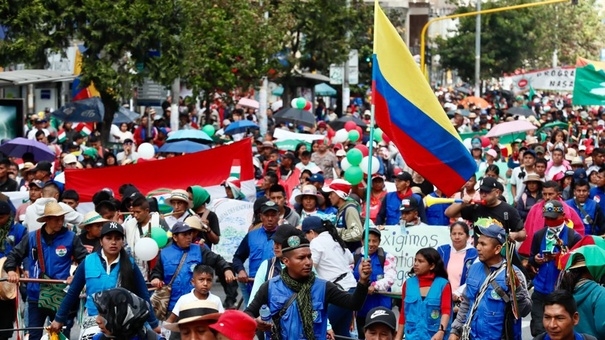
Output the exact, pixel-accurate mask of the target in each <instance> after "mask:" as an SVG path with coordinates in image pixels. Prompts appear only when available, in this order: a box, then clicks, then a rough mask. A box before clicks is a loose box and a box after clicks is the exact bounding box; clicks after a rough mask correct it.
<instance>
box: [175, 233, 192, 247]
mask: <svg viewBox="0 0 605 340" xmlns="http://www.w3.org/2000/svg"><path fill="white" fill-rule="evenodd" d="M172 240H173V241H174V243H175V244H176V245H177V246H179V248H181V249H188V248H189V246H190V245H191V241H192V240H193V230H189V231H185V232H182V233H176V234H172Z"/></svg>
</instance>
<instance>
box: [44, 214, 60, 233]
mask: <svg viewBox="0 0 605 340" xmlns="http://www.w3.org/2000/svg"><path fill="white" fill-rule="evenodd" d="M64 222H65V216H49V217H47V218H46V223H45V225H46V227H47V228H48V230H47V231H50V232H52V233H53V234H54V233H57V232H59V231H60V230H61V228H62V227H63V223H64Z"/></svg>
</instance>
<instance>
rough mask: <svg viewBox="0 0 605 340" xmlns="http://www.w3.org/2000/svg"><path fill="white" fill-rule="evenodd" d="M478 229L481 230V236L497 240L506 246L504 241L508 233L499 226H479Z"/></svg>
mask: <svg viewBox="0 0 605 340" xmlns="http://www.w3.org/2000/svg"><path fill="white" fill-rule="evenodd" d="M477 228H479V234H481V235H483V236H487V237H490V238H495V239H496V240H497V241H498V242H500V244H504V241H506V231H505V230H504V228H502V227H501V226H499V225H497V224H490V225H489V226H488V227H481V226H478V227H477Z"/></svg>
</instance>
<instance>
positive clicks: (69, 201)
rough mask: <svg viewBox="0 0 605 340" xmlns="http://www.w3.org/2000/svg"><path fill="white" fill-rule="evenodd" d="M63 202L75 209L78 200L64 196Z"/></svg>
mask: <svg viewBox="0 0 605 340" xmlns="http://www.w3.org/2000/svg"><path fill="white" fill-rule="evenodd" d="M62 201H63V203H65V204H67V205H69V206H70V207H71V208H72V209H73V210H76V208H77V207H78V201H76V200H74V199H71V198H64V199H63V200H62Z"/></svg>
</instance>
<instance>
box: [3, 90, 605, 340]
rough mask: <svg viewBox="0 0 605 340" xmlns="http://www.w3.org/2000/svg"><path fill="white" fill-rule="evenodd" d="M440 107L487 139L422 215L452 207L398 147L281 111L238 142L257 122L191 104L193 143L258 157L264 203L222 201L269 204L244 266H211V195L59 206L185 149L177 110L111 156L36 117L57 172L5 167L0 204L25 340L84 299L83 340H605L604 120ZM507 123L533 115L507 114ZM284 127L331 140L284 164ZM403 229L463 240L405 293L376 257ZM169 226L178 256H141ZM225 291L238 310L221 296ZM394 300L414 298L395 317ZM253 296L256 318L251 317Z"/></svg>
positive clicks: (398, 303) (423, 256)
mask: <svg viewBox="0 0 605 340" xmlns="http://www.w3.org/2000/svg"><path fill="white" fill-rule="evenodd" d="M436 95H437V96H438V98H439V100H440V101H441V102H442V105H443V107H444V111H446V112H448V114H449V115H450V116H451V122H452V124H453V126H454V127H455V128H456V129H457V130H458V131H459V132H460V133H462V134H467V133H470V134H471V135H472V137H469V141H467V142H465V143H467V144H468V145H467V146H468V149H469V153H470V154H471V155H472V157H473V159H474V160H475V161H476V173H475V174H474V175H473V176H472V177H471V178H470V179H469V180H468V181H467V183H465V184H464V185H463V186H462V187H461V188H460V190H459V192H457V193H456V194H455V195H453V196H452V197H451V198H456V199H459V200H460V201H459V202H458V203H453V201H452V202H451V203H447V204H427V203H426V200H425V199H426V197H433V198H448V197H446V196H445V195H444V193H443V192H441V191H440V190H439V189H438V188H436V187H434V186H433V185H432V184H431V183H430V182H429V181H428V180H427V179H425V178H423V177H422V176H421V175H420V174H419V173H418V172H416V171H414V170H413V169H410V168H409V167H408V166H407V165H406V163H405V160H404V159H403V158H402V157H401V155H400V153H399V152H398V150H397V147H396V146H395V145H394V144H393V143H391V142H389V141H388V140H387V139H381V140H376V141H370V140H369V138H368V135H367V134H364V136H363V137H362V139H360V140H359V141H354V142H352V141H346V142H342V143H333V142H332V141H331V136H333V135H331V133H330V130H331V127H330V124H331V123H333V121H334V120H335V119H336V118H338V117H337V116H336V115H335V114H334V112H333V110H329V109H326V107H325V104H323V102H321V103H319V105H318V106H317V110H316V111H315V115H316V117H317V119H318V122H317V124H316V126H315V127H314V128H308V127H298V126H294V125H293V124H291V123H287V122H286V123H284V122H280V121H276V120H275V119H274V118H273V117H272V111H271V110H270V109H269V111H268V112H267V114H266V116H267V119H268V127H269V132H268V133H267V134H266V135H264V136H260V135H258V131H257V130H250V131H249V132H246V133H241V134H239V136H229V135H226V134H224V133H223V132H224V128H225V127H226V125H228V124H229V123H231V122H236V121H238V120H243V119H248V120H253V121H256V120H257V119H258V117H257V115H258V112H256V111H255V110H254V109H248V108H243V107H237V106H236V107H235V108H234V109H232V110H231V109H230V108H229V107H227V106H226V105H218V106H216V107H212V110H211V111H210V112H200V111H198V109H197V108H195V106H191V105H190V106H186V105H183V104H182V102H181V105H179V113H178V114H179V121H180V125H179V128H182V129H200V128H201V127H202V126H203V125H205V124H211V125H212V124H214V127H215V129H216V135H215V136H212V137H213V139H214V141H215V144H216V146H217V147H219V145H220V144H223V143H226V142H229V141H230V140H237V139H241V138H247V137H251V138H253V139H254V141H255V144H254V146H253V150H252V157H253V159H254V166H255V174H254V176H255V181H256V183H257V190H256V193H248V192H246V191H245V190H244V189H242V184H241V181H240V180H239V179H238V178H235V177H228V178H225V181H224V182H223V183H222V184H221V185H222V186H223V187H224V189H225V197H226V198H229V199H233V200H242V201H254V203H253V216H254V217H253V221H252V223H251V225H250V226H249V228H248V233H247V234H246V235H245V237H244V238H243V240H242V241H241V243H240V244H239V246H238V247H237V250H236V251H235V253H234V254H233V259H232V261H231V262H227V261H226V260H225V259H224V258H223V257H222V256H221V255H220V254H218V253H216V252H213V246H214V245H216V244H219V243H220V242H221V238H222V236H221V226H220V221H219V218H218V216H217V215H216V213H215V212H213V211H212V210H211V208H210V203H211V201H212V197H211V196H210V193H209V192H208V190H207V189H206V188H203V187H201V186H199V185H196V183H186V184H184V185H183V187H181V188H173V190H172V192H170V194H168V195H167V197H166V200H165V202H166V204H168V205H169V206H170V207H171V208H172V211H171V212H170V213H167V214H162V213H160V211H159V207H158V201H157V199H156V198H154V197H147V196H146V194H147V193H142V192H140V191H139V189H138V188H136V187H135V186H133V185H131V184H128V183H125V184H124V185H122V186H121V187H120V188H119V190H118V191H117V192H115V193H114V192H113V191H111V190H106V189H104V190H101V191H99V192H97V193H96V194H95V195H94V197H93V202H92V203H93V204H94V210H93V211H89V212H86V213H84V214H83V213H81V211H82V210H81V209H80V207H79V204H80V198H79V195H78V192H77V191H76V190H65V189H64V185H65V175H64V171H65V170H66V169H85V168H95V167H106V166H129V164H131V163H136V162H137V161H138V155H137V151H136V150H137V146H138V145H141V144H142V143H145V142H149V143H152V144H153V145H155V146H156V147H161V146H162V145H163V143H165V142H166V138H167V137H168V136H169V135H170V131H169V129H168V128H167V126H168V121H169V119H170V110H169V105H163V109H164V110H163V114H162V115H159V114H157V113H156V112H155V110H152V109H148V110H146V112H145V113H144V114H143V115H142V117H141V119H140V121H139V122H138V124H119V125H114V126H112V129H111V132H110V134H111V142H112V143H113V148H109V147H106V146H103V145H102V143H101V141H100V138H99V136H98V135H97V134H96V132H95V130H94V128H93V129H92V133H91V134H90V135H87V133H83V132H82V131H85V130H86V129H83V127H82V126H79V127H78V126H74V124H71V123H63V124H61V123H60V122H58V123H56V122H52V121H51V119H50V117H49V116H48V115H47V114H45V113H44V112H41V113H39V114H37V115H33V116H32V117H30V119H31V121H30V122H27V124H26V126H25V127H24V133H25V136H26V137H27V138H30V139H36V140H38V141H40V142H42V143H45V144H47V145H48V146H49V148H50V150H51V151H53V152H54V153H55V154H56V159H55V161H53V162H49V161H38V160H37V159H35V156H34V155H33V154H31V153H26V154H23V155H22V156H21V157H5V158H3V159H2V160H0V189H1V190H2V191H3V192H11V191H27V192H28V196H29V197H28V198H29V199H28V200H27V201H26V202H23V203H22V204H20V205H16V206H15V204H14V201H11V200H9V199H8V198H7V197H6V196H1V197H0V226H1V227H0V241H1V242H0V252H1V253H2V254H1V255H2V256H3V257H6V261H5V263H4V266H3V270H4V271H5V272H6V273H7V280H8V281H9V282H11V283H19V282H20V281H22V284H23V286H24V287H26V288H27V289H26V290H24V291H23V292H22V293H21V295H20V296H19V297H18V298H22V299H23V301H24V302H27V303H26V308H24V310H25V319H26V324H27V327H28V328H30V330H29V331H28V336H29V339H31V340H38V339H40V338H41V337H42V335H43V330H42V327H43V326H44V325H45V324H46V323H47V322H51V324H50V326H49V329H50V331H51V332H54V333H57V332H61V331H62V332H64V333H65V334H67V336H68V337H69V334H70V330H71V328H72V326H73V324H74V318H75V315H76V311H77V309H78V302H79V297H80V295H81V294H83V292H85V293H84V294H85V299H84V300H83V302H82V303H83V304H84V306H85V308H86V312H85V315H84V316H83V317H81V318H79V320H78V322H79V326H80V337H81V338H82V339H98V338H120V339H122V338H123V339H134V338H136V339H144V338H148V339H153V338H155V337H157V336H164V337H167V338H169V339H179V338H184V339H199V338H203V339H213V338H217V339H225V338H226V339H252V338H254V337H255V336H256V337H258V338H263V337H266V338H278V339H325V338H331V339H335V338H336V339H337V338H350V337H357V338H360V339H364V338H367V339H398V340H399V339H403V338H405V339H407V340H415V339H432V340H442V339H444V338H448V339H451V340H457V339H501V338H506V339H521V318H523V317H525V316H528V315H531V325H530V328H531V333H532V336H534V337H535V338H536V339H576V338H577V336H580V333H583V334H585V335H586V337H585V338H587V339H592V338H591V336H592V337H594V338H597V339H605V333H604V331H605V319H604V318H603V316H602V315H600V314H599V313H595V312H594V311H595V310H598V309H599V307H602V306H604V305H603V304H604V302H603V301H604V300H603V299H601V298H600V297H601V296H602V295H603V294H605V293H604V292H605V288H603V287H602V286H601V285H600V284H601V283H603V281H604V280H603V272H602V271H601V270H597V269H595V267H594V266H593V265H591V263H595V261H596V262H597V263H600V264H601V267H602V266H603V260H605V257H603V254H605V246H604V244H605V242H603V241H602V237H601V236H603V234H605V215H604V213H603V211H604V210H603V209H604V208H605V196H604V195H605V166H604V165H603V162H604V161H605V148H601V147H600V146H602V145H605V138H603V139H602V131H603V127H604V126H605V123H604V122H603V120H602V119H601V118H600V117H601V115H602V113H603V110H602V108H598V109H594V108H590V109H586V110H585V109H583V108H574V107H572V106H571V105H570V104H569V103H568V102H567V101H566V98H564V97H561V96H558V95H553V96H550V95H544V96H543V97H542V98H541V99H540V98H537V97H535V98H524V97H520V98H508V97H507V96H506V94H505V93H504V92H497V91H496V92H493V93H488V94H487V95H486V96H484V98H481V100H482V102H476V103H473V102H469V100H468V98H466V99H465V98H461V97H459V96H460V93H457V92H456V91H455V90H453V89H442V90H439V91H437V92H436ZM483 102H486V103H488V106H484V105H483V104H482V103H483ZM168 104H170V102H168ZM512 108H522V109H524V110H528V111H529V112H530V113H529V114H526V115H518V114H517V115H515V114H511V113H508V111H509V110H510V109H512ZM517 112H518V111H517ZM369 114H370V112H369V111H367V110H365V109H364V108H363V107H356V106H351V107H349V108H347V110H346V112H344V116H345V117H349V118H350V119H359V120H360V121H363V122H365V123H369V118H370V117H369ZM514 120H527V121H529V122H530V123H532V124H534V125H535V126H536V129H537V128H538V127H540V128H541V129H540V130H539V131H533V130H530V131H527V132H526V133H525V134H522V135H521V134H520V135H519V136H517V137H516V138H514V139H513V140H512V141H511V142H510V143H507V144H505V145H502V144H501V141H500V139H499V138H498V137H493V138H486V137H484V136H483V135H484V134H485V133H486V132H487V131H489V130H490V129H491V128H492V127H494V126H496V125H497V124H499V123H501V122H508V121H514ZM150 123H151V124H150ZM543 126H547V127H546V128H542V127H543ZM78 129H80V130H78ZM275 129H287V130H290V131H296V132H299V133H309V134H317V135H322V136H324V138H323V139H319V140H316V141H314V142H313V143H311V145H310V146H309V145H307V144H305V143H301V144H300V145H298V146H296V148H295V149H293V150H281V149H280V148H279V147H278V146H277V145H276V143H275V142H274V140H273V137H272V136H273V133H274V131H275ZM221 130H222V131H221ZM369 143H375V145H374V148H373V149H374V150H375V156H376V157H377V158H378V159H379V163H380V167H379V171H378V172H377V173H375V174H373V175H370V176H367V175H366V178H365V179H364V181H362V182H361V183H359V184H355V185H353V184H351V183H350V182H348V181H347V180H346V179H345V178H346V176H345V173H346V169H343V160H344V159H345V158H346V156H347V150H350V149H351V148H353V147H355V146H357V145H359V144H369ZM118 151H119V152H118ZM178 156H180V154H176V153H158V154H156V158H159V159H161V158H166V157H178ZM81 171H86V170H81ZM391 182H392V189H391V190H390V191H389V190H387V187H391V186H390V185H391V184H390V183H391ZM217 184H218V183H217ZM368 187H369V188H368ZM366 189H369V190H370V192H371V194H370V200H369V201H368V202H366V201H365V200H364V199H363V198H365V191H366ZM214 198H219V197H214ZM221 198H222V197H221ZM366 211H369V216H367V218H368V219H369V221H370V224H371V227H370V228H369V231H368V239H367V240H366V239H365V238H364V234H365V230H364V229H365V227H364V221H365V219H366ZM393 225H400V226H403V227H405V228H411V229H414V228H416V229H422V228H428V226H440V227H442V228H449V234H450V238H451V241H450V242H449V243H447V244H442V245H439V246H438V247H437V248H436V249H435V248H422V249H420V250H419V251H418V252H417V253H416V254H415V257H414V261H413V267H412V268H411V269H410V271H409V273H407V277H406V279H405V281H404V282H397V281H398V280H399V279H398V275H397V270H398V263H397V259H396V257H397V255H398V254H390V253H388V252H386V251H385V250H384V249H383V248H382V247H381V241H382V239H383V237H384V235H385V233H386V231H385V230H387V227H385V226H393ZM154 228H161V229H162V230H164V231H165V232H167V233H169V234H167V235H169V236H168V238H169V242H168V243H167V244H166V245H165V246H163V247H160V248H161V249H160V250H159V253H158V254H157V256H155V258H153V259H148V258H146V257H145V256H142V252H141V249H140V248H138V247H137V244H142V243H141V242H145V241H142V240H146V239H148V238H149V237H151V234H152V231H153V229H154ZM408 230H409V229H408ZM366 242H367V244H365V243H366ZM516 245H519V247H518V249H517V250H515V246H516ZM366 246H367V254H366ZM581 247H589V248H590V247H596V248H599V249H596V250H595V249H592V248H591V249H590V250H591V251H592V252H591V253H590V254H591V256H590V257H589V256H585V255H584V252H583V251H582V252H578V253H574V250H575V249H582V248H581ZM601 247H602V248H603V249H600V248H601ZM511 249H512V250H511ZM584 249H586V248H584ZM600 251H602V253H601V252H600ZM511 253H513V255H512V256H511V255H510V254H511ZM599 256H601V257H599ZM599 261H600V262H599ZM72 265H77V268H76V269H75V271H74V270H73V269H72ZM28 278H37V279H42V281H41V282H37V281H36V282H30V281H28V280H27V279H28ZM49 280H51V281H52V280H59V281H52V283H49V282H51V281H49ZM215 281H218V282H220V285H221V286H222V288H223V289H224V291H225V298H224V299H223V300H221V298H219V297H218V296H217V295H215V294H213V293H212V292H211V290H212V287H213V284H214V282H215ZM396 283H399V286H402V292H401V294H396V295H398V296H397V297H398V298H397V299H392V297H393V294H391V293H390V292H391V290H392V289H393V288H394V287H396ZM67 285H68V287H67ZM84 287H86V288H85V289H84ZM239 294H241V296H242V298H241V300H242V301H241V304H242V305H243V307H241V308H242V309H244V312H241V311H237V309H238V308H239V307H240V306H239V305H238V296H239ZM53 297H54V298H53ZM16 298H17V297H13V298H12V299H6V300H0V305H2V307H4V308H0V329H4V330H5V331H0V339H8V338H10V337H11V336H12V331H10V329H12V328H13V320H15V318H16V316H17V313H21V312H22V311H21V309H18V308H17V307H16V306H17V304H16V303H15V299H16ZM393 310H395V311H397V310H398V313H399V316H398V317H397V316H396V314H395V313H394V312H393Z"/></svg>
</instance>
